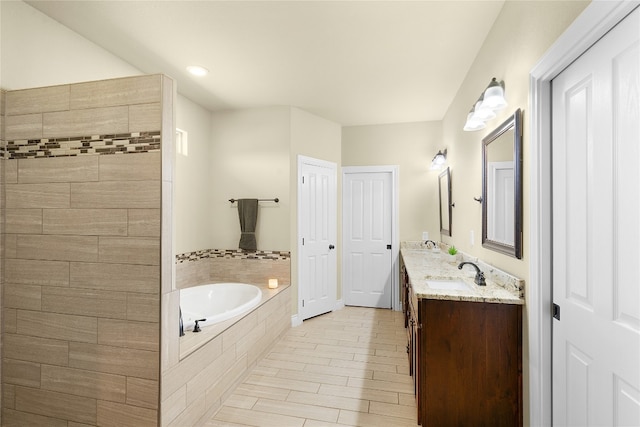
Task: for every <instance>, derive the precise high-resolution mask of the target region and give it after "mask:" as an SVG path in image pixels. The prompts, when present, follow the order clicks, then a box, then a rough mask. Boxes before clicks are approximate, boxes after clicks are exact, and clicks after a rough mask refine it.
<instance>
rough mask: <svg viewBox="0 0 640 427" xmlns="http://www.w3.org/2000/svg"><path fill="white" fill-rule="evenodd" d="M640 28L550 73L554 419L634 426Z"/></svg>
mask: <svg viewBox="0 0 640 427" xmlns="http://www.w3.org/2000/svg"><path fill="white" fill-rule="evenodd" d="M639 28H640V11H639V10H638V9H636V11H635V12H634V13H633V14H632V15H631V16H629V17H627V18H626V19H625V20H624V21H622V22H621V23H620V24H618V25H617V26H616V27H615V28H613V29H612V30H611V32H609V33H608V34H607V35H606V36H605V37H604V38H602V39H601V40H600V41H599V42H598V43H597V44H595V45H594V46H593V47H592V48H591V49H589V50H588V51H587V52H586V53H585V54H584V55H582V56H581V57H580V58H578V60H576V62H574V63H573V64H572V65H571V66H570V67H568V68H567V69H566V70H565V71H563V72H562V73H561V74H560V75H559V76H558V77H556V78H555V79H554V80H553V82H552V93H553V108H552V110H553V135H552V137H553V143H552V158H553V161H552V163H553V166H552V177H553V184H552V188H553V190H552V193H553V196H552V197H553V302H554V305H557V306H558V307H559V315H558V317H559V320H558V319H555V320H554V321H553V424H554V425H555V426H581V427H582V426H639V425H640V291H639V289H640V250H639V244H640V124H639V122H640V37H639V34H640V31H639Z"/></svg>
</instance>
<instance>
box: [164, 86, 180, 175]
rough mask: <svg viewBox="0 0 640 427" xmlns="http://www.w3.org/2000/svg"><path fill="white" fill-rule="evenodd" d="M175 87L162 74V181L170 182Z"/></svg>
mask: <svg viewBox="0 0 640 427" xmlns="http://www.w3.org/2000/svg"><path fill="white" fill-rule="evenodd" d="M177 96H178V92H177V87H176V85H175V83H174V81H173V79H172V78H171V77H168V76H166V75H163V76H162V129H161V132H162V181H163V182H172V181H173V176H174V165H173V164H174V160H173V159H174V158H175V144H174V140H175V136H176V124H175V116H176V105H177V103H178V101H177Z"/></svg>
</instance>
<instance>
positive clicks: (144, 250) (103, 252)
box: [98, 211, 160, 265]
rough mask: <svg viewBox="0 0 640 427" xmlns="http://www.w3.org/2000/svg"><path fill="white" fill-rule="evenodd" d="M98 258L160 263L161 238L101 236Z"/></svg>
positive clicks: (130, 262) (110, 260) (115, 260)
mask: <svg viewBox="0 0 640 427" xmlns="http://www.w3.org/2000/svg"><path fill="white" fill-rule="evenodd" d="M125 212H126V211H125ZM98 260H99V261H100V262H111V263H123V264H145V265H160V239H158V238H146V237H122V238H120V237H100V238H99V240H98Z"/></svg>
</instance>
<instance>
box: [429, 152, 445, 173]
mask: <svg viewBox="0 0 640 427" xmlns="http://www.w3.org/2000/svg"><path fill="white" fill-rule="evenodd" d="M446 161H447V149H446V148H445V149H444V153H443V152H442V150H438V154H436V155H435V156H434V157H433V160H431V166H430V167H429V169H431V170H440V169H442V166H444V163H445V162H446Z"/></svg>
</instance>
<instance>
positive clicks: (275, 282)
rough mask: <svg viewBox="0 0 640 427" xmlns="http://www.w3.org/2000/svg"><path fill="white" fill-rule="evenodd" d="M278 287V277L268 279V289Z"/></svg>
mask: <svg viewBox="0 0 640 427" xmlns="http://www.w3.org/2000/svg"><path fill="white" fill-rule="evenodd" d="M277 287H278V279H269V289H276V288H277Z"/></svg>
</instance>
